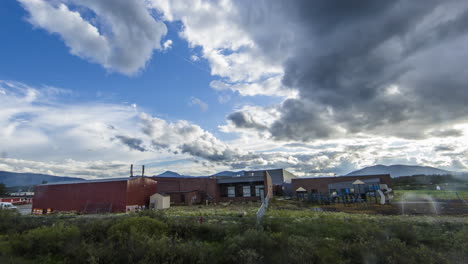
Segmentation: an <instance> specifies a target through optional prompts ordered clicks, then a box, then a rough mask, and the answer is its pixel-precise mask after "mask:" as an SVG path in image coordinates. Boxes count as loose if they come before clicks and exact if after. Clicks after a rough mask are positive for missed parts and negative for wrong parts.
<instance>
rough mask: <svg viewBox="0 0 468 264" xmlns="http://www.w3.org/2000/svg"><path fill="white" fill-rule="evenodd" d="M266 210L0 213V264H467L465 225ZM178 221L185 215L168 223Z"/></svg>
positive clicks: (467, 232)
mask: <svg viewBox="0 0 468 264" xmlns="http://www.w3.org/2000/svg"><path fill="white" fill-rule="evenodd" d="M273 204H274V205H273V206H272V209H271V210H269V212H268V216H267V217H266V218H265V219H264V220H263V221H262V222H261V224H260V225H258V224H257V223H256V221H255V220H254V218H253V217H237V218H236V219H237V220H234V221H205V222H203V223H201V222H199V221H197V219H196V217H190V216H191V215H195V214H197V212H198V213H200V214H204V215H208V216H209V215H214V213H215V212H216V213H217V216H219V215H227V216H229V215H231V214H233V213H234V212H237V211H238V210H239V208H238V205H235V206H233V207H230V206H229V207H226V208H223V209H222V210H220V209H219V208H212V207H206V208H198V207H196V206H192V207H173V209H171V210H167V211H164V212H160V211H143V212H140V213H134V214H130V215H125V214H121V215H101V216H99V217H86V216H67V217H62V216H60V215H49V216H20V215H15V214H13V213H11V212H2V211H0V263H15V264H17V263H236V264H237V263H246V264H247V263H389V264H390V263H466V259H467V258H468V252H467V248H468V225H467V223H466V222H459V221H452V219H444V218H440V219H438V220H439V221H433V218H421V217H395V216H391V217H389V216H371V215H359V214H352V215H350V214H346V213H333V212H314V211H312V209H310V208H309V207H301V208H300V209H301V210H293V209H292V208H293V206H295V205H294V204H292V205H291V204H290V205H289V206H291V208H289V209H284V208H283V209H281V208H280V207H281V206H283V207H284V206H285V204H286V202H283V201H280V202H275V201H274V202H273ZM275 208H276V209H275ZM184 209H187V210H184ZM252 209H253V205H252ZM214 210H216V211H214ZM182 211H185V212H182ZM187 212H191V214H189V213H187ZM280 212H281V213H280ZM286 213H287V215H284V214H286ZM294 213H296V214H294ZM181 214H182V215H185V216H187V217H175V216H176V215H181ZM271 216H275V217H271ZM282 216H287V217H282ZM291 216H292V218H290V217H291ZM303 216H310V217H309V218H304V217H303ZM296 217H298V218H296ZM299 217H300V218H299Z"/></svg>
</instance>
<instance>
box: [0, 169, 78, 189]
mask: <svg viewBox="0 0 468 264" xmlns="http://www.w3.org/2000/svg"><path fill="white" fill-rule="evenodd" d="M79 180H83V181H84V180H85V179H82V178H77V177H64V176H53V175H47V174H38V173H16V172H8V171H0V183H3V184H5V186H6V187H13V186H31V185H37V184H41V183H43V182H47V183H54V182H67V181H79Z"/></svg>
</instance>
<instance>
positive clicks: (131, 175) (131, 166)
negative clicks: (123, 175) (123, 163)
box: [130, 164, 133, 177]
mask: <svg viewBox="0 0 468 264" xmlns="http://www.w3.org/2000/svg"><path fill="white" fill-rule="evenodd" d="M130 177H133V164H130Z"/></svg>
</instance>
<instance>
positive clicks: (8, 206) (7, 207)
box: [0, 202, 18, 210]
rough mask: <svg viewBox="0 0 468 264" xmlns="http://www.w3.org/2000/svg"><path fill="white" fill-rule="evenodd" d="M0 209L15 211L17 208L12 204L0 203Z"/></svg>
mask: <svg viewBox="0 0 468 264" xmlns="http://www.w3.org/2000/svg"><path fill="white" fill-rule="evenodd" d="M0 209H5V210H16V209H18V208H17V207H16V206H14V205H13V204H12V203H6V202H0Z"/></svg>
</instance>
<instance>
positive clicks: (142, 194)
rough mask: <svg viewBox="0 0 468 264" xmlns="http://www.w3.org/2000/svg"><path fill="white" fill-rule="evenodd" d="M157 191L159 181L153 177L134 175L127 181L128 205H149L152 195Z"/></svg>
mask: <svg viewBox="0 0 468 264" xmlns="http://www.w3.org/2000/svg"><path fill="white" fill-rule="evenodd" d="M156 192H157V181H155V180H154V179H152V178H146V177H134V178H132V179H131V180H129V181H128V183H127V201H126V205H127V206H133V205H137V206H142V205H145V206H149V199H150V196H151V195H153V194H155V193H156Z"/></svg>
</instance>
